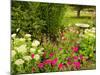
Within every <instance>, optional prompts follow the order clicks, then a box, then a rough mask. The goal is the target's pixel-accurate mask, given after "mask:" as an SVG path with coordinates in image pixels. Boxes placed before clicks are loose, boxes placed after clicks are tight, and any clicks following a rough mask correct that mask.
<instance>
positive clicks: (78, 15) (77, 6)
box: [70, 5, 95, 17]
mask: <svg viewBox="0 0 100 75" xmlns="http://www.w3.org/2000/svg"><path fill="white" fill-rule="evenodd" d="M70 6H71V7H72V8H73V9H74V10H76V11H77V17H80V12H81V11H82V10H83V9H86V8H87V9H88V8H95V6H89V5H70Z"/></svg>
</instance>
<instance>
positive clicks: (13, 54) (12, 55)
mask: <svg viewBox="0 0 100 75" xmlns="http://www.w3.org/2000/svg"><path fill="white" fill-rule="evenodd" d="M15 55H16V51H15V50H12V52H11V57H12V58H14V56H15Z"/></svg>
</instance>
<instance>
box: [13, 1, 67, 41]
mask: <svg viewBox="0 0 100 75" xmlns="http://www.w3.org/2000/svg"><path fill="white" fill-rule="evenodd" d="M64 11H65V5H59V4H51V3H50V4H49V3H30V2H15V1H14V2H12V28H13V29H12V33H14V32H16V29H17V28H20V29H21V30H22V31H23V32H29V33H30V34H32V35H33V37H34V38H37V37H40V36H41V35H43V33H44V34H46V36H47V37H50V39H51V38H53V39H51V40H53V41H56V37H57V36H58V32H59V29H60V28H61V27H62V25H61V22H62V18H63V15H64ZM37 39H39V40H40V38H37Z"/></svg>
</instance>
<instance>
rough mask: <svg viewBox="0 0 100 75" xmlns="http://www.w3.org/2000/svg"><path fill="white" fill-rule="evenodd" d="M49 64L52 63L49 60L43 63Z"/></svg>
mask: <svg viewBox="0 0 100 75" xmlns="http://www.w3.org/2000/svg"><path fill="white" fill-rule="evenodd" d="M51 62H52V61H51V60H50V59H47V60H45V61H44V64H51Z"/></svg>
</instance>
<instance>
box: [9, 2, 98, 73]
mask: <svg viewBox="0 0 100 75" xmlns="http://www.w3.org/2000/svg"><path fill="white" fill-rule="evenodd" d="M95 12H96V9H95V6H86V5H71V4H58V3H43V2H25V1H12V5H11V74H12V75H16V74H31V73H45V72H46V73H48V72H63V71H78V70H92V69H95V68H96V21H95V20H96V15H95Z"/></svg>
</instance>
